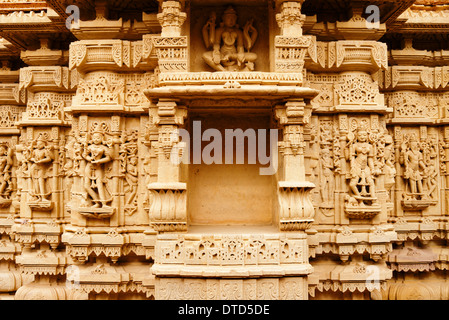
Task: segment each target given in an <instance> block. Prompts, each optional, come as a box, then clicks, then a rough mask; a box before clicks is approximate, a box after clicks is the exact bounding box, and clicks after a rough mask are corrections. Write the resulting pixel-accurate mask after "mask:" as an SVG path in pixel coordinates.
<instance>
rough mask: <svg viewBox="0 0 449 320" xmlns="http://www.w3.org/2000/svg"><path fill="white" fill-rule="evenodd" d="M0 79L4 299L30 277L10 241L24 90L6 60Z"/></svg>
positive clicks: (16, 212) (0, 221) (0, 232)
mask: <svg viewBox="0 0 449 320" xmlns="http://www.w3.org/2000/svg"><path fill="white" fill-rule="evenodd" d="M4 62H6V61H4ZM0 82H2V83H1V85H0V172H1V174H0V257H1V258H0V279H1V280H0V298H3V296H4V297H5V298H7V297H8V296H9V294H11V293H13V292H15V291H16V290H17V289H18V288H19V287H20V286H22V285H23V284H25V283H27V282H29V281H30V280H32V279H31V278H32V277H30V276H26V275H22V274H21V272H20V270H19V268H17V266H16V265H15V263H14V261H15V259H16V258H17V257H18V256H19V255H20V253H21V247H20V245H18V244H17V243H15V242H14V241H13V239H14V233H13V228H12V227H13V225H14V218H17V217H18V215H19V209H20V191H19V190H18V184H17V179H18V175H19V176H20V173H19V174H18V169H19V163H18V161H17V160H16V159H17V158H16V152H15V148H16V145H17V144H18V143H19V135H20V129H19V128H18V127H17V126H16V123H17V122H19V121H20V120H21V118H22V113H23V112H24V111H25V107H24V105H23V100H21V97H22V99H23V98H24V97H25V92H24V91H25V90H22V92H20V90H19V84H18V82H19V71H18V70H17V71H13V70H11V69H10V68H9V67H7V65H6V63H5V64H4V66H3V68H1V69H0ZM21 93H22V94H21Z"/></svg>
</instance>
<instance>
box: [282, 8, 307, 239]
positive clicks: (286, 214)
mask: <svg viewBox="0 0 449 320" xmlns="http://www.w3.org/2000/svg"><path fill="white" fill-rule="evenodd" d="M302 3H303V1H278V3H277V5H278V7H279V13H278V14H276V21H277V23H278V25H279V27H280V29H281V34H280V35H278V36H276V37H275V71H276V72H283V73H299V74H302V71H303V66H304V57H305V54H306V52H307V49H308V48H309V46H310V45H311V43H312V37H311V36H303V35H302V25H303V23H304V20H305V15H303V14H301V5H302ZM275 112H276V117H277V119H279V124H280V126H281V128H282V129H283V135H284V137H283V141H282V142H280V143H279V147H280V153H281V154H282V156H283V158H282V165H281V167H282V168H283V172H282V177H281V178H280V179H281V181H279V182H278V188H279V189H278V198H279V228H280V230H281V231H300V230H301V231H304V230H306V229H307V228H309V226H310V224H311V223H312V222H313V216H314V208H313V204H312V201H311V197H310V191H311V190H312V189H313V188H314V187H315V185H314V184H313V183H312V182H309V181H306V175H305V162H304V149H305V141H304V125H305V124H307V123H308V121H309V119H310V110H309V109H308V108H306V104H305V102H304V100H303V99H297V100H288V101H287V102H286V103H285V105H278V106H277V107H276V110H275Z"/></svg>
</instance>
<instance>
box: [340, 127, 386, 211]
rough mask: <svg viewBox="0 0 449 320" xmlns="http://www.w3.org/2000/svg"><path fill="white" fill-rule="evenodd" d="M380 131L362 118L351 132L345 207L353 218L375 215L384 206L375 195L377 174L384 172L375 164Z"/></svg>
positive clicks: (348, 144)
mask: <svg viewBox="0 0 449 320" xmlns="http://www.w3.org/2000/svg"><path fill="white" fill-rule="evenodd" d="M377 139H378V135H377V134H376V133H374V132H370V129H369V127H367V122H360V123H359V124H357V122H355V125H354V127H353V131H350V132H349V134H348V143H347V149H346V150H345V152H346V159H347V161H349V175H348V177H347V178H348V179H349V191H350V192H349V195H348V196H347V197H346V199H345V201H346V204H345V211H346V213H347V214H348V216H349V217H352V218H359V219H360V218H362V219H363V218H372V217H373V216H375V215H376V214H378V213H379V212H380V210H381V207H380V205H379V203H378V197H377V195H376V183H375V179H376V177H377V176H378V175H379V174H380V173H381V171H380V168H379V167H377V166H375V165H376V162H375V159H376V153H377V149H376V143H377Z"/></svg>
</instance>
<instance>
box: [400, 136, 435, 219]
mask: <svg viewBox="0 0 449 320" xmlns="http://www.w3.org/2000/svg"><path fill="white" fill-rule="evenodd" d="M436 148H437V144H436V141H435V140H434V139H433V140H429V141H421V142H420V141H419V140H418V137H417V136H416V134H413V133H412V134H408V135H407V134H406V135H404V136H403V141H402V144H401V153H400V160H399V161H400V163H401V164H402V165H403V166H404V176H403V178H404V180H405V181H406V186H405V190H404V199H403V201H402V205H403V206H404V207H405V208H407V209H409V210H410V209H411V210H422V209H424V208H426V207H428V206H429V205H431V204H435V203H436V202H435V199H436V193H435V192H436V191H437V176H438V171H437V170H438V166H437V163H436V157H437V151H436V150H437V149H436Z"/></svg>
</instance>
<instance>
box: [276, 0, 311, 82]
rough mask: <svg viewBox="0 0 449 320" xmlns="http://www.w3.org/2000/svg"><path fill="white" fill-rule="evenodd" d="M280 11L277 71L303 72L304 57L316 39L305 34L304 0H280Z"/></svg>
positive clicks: (278, 15) (277, 38) (277, 18)
mask: <svg viewBox="0 0 449 320" xmlns="http://www.w3.org/2000/svg"><path fill="white" fill-rule="evenodd" d="M278 2H280V5H279V6H280V8H279V10H280V12H279V13H278V14H276V21H277V23H278V25H279V28H280V29H281V34H280V35H278V36H276V37H275V44H274V46H275V72H288V73H290V72H295V73H302V70H303V67H304V58H305V56H306V53H307V51H308V48H309V47H311V44H312V42H314V41H315V38H314V37H313V36H303V34H302V26H303V24H304V21H305V19H306V16H305V15H303V14H301V6H302V3H303V2H304V1H278Z"/></svg>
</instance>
